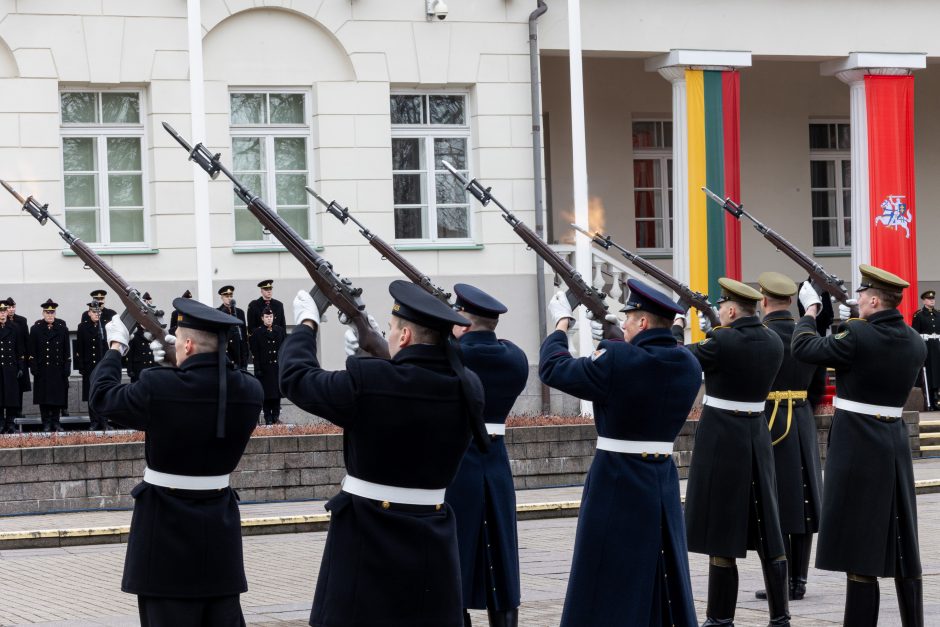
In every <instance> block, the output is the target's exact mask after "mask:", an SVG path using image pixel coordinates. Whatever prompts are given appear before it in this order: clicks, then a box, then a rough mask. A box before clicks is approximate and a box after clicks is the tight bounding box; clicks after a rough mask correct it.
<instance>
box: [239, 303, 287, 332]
mask: <svg viewBox="0 0 940 627" xmlns="http://www.w3.org/2000/svg"><path fill="white" fill-rule="evenodd" d="M265 307H271V312H272V313H273V314H274V324H275V325H276V326H279V327H281V328H282V329H286V328H287V318H285V317H284V303H282V302H281V301H279V300H277V299H276V298H272V299H271V300H269V301H266V300H264V298H262V297H261V296H259V297H258V298H256V299H254V300H253V301H251V302H250V303H248V320H247V324H248V326H247V327H246V328H247V329H248V330H249V331H254V330H255V329H257V328H258V327H260V326H262V325H263V324H264V323H263V322H261V312H262V311H264V308H265Z"/></svg>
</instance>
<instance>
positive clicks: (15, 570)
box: [0, 494, 940, 627]
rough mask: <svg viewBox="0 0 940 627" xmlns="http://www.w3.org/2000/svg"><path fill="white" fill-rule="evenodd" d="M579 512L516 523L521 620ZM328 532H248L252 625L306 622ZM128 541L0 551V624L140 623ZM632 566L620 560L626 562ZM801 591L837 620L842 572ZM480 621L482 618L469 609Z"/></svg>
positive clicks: (820, 617)
mask: <svg viewBox="0 0 940 627" xmlns="http://www.w3.org/2000/svg"><path fill="white" fill-rule="evenodd" d="M918 506H919V510H920V533H921V552H922V557H923V561H924V569H925V572H924V596H925V608H926V613H927V624H928V625H930V624H938V623H940V589H938V584H940V534H938V530H940V494H927V495H922V496H920V497H918ZM575 525H576V520H575V519H574V518H560V519H548V520H530V521H524V522H521V523H520V525H519V543H520V550H521V555H520V557H521V562H522V591H523V592H522V594H523V604H522V611H521V615H520V624H521V625H525V626H537V627H542V626H550V625H557V624H558V622H559V618H560V616H561V608H562V603H563V600H564V596H565V586H566V583H567V579H568V570H569V567H570V564H571V554H572V550H573V543H574V534H575ZM325 540H326V534H325V533H323V532H318V533H295V534H280V535H267V536H252V537H247V538H245V542H244V546H245V563H246V567H247V571H248V582H249V584H248V585H249V591H248V593H247V594H246V595H244V596H243V597H242V606H243V607H244V609H245V614H246V619H247V621H248V622H249V623H251V624H253V625H272V626H273V625H278V626H287V625H297V626H300V625H305V624H306V618H307V616H308V613H309V608H310V602H311V600H312V598H313V590H314V586H315V584H316V575H317V570H318V568H319V563H320V557H321V554H322V551H323V544H324V542H325ZM124 551H125V546H124V545H121V544H106V545H97V546H78V547H71V548H52V549H20V550H5V551H0V625H24V624H31V625H36V624H38V625H43V626H45V627H52V626H56V627H58V626H60V625H61V626H63V627H64V626H66V625H67V626H70V627H85V626H87V627H91V626H99V625H110V626H118V625H121V626H123V625H136V624H137V619H136V600H135V597H133V596H131V595H128V594H123V593H122V592H120V580H121V570H122V567H123V562H124ZM690 559H691V566H692V587H693V590H694V593H695V601H696V606H697V608H698V611H699V618H700V619H701V620H704V603H705V594H706V587H707V569H708V565H707V559H706V558H705V557H703V556H700V555H692V556H691V558H690ZM629 567H630V566H629V564H625V565H624V568H627V569H629ZM740 572H741V590H740V593H739V603H738V613H737V622H736V625H738V626H739V627H751V626H754V627H756V626H761V627H762V626H763V625H766V624H767V614H766V609H765V605H764V603H763V602H761V601H756V600H754V591H755V590H757V589H758V588H761V587H762V586H763V584H762V581H761V574H760V566H759V563H758V561H757V558H756V556H753V555H752V556H751V557H749V558H748V559H747V560H744V561H742V562H741V563H740ZM808 589H809V592H808V595H807V598H806V599H805V600H803V601H799V602H795V603H793V604H792V605H791V612H792V614H793V619H794V620H793V625H794V627H810V626H817V625H839V624H841V620H842V603H843V595H844V592H845V582H844V578H843V576H842V575H839V574H835V573H826V572H822V571H817V570H811V571H810V584H809V588H808ZM881 615H882V619H881V622H880V623H879V624H880V625H886V626H887V625H899V624H900V622H899V620H898V618H897V604H896V601H895V595H894V585H893V582H890V581H883V582H882V604H881ZM474 624H476V625H485V624H486V619H485V617H484V614H483V613H482V612H481V613H475V621H474Z"/></svg>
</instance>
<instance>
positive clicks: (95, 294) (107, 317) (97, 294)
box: [79, 289, 117, 325]
mask: <svg viewBox="0 0 940 627" xmlns="http://www.w3.org/2000/svg"><path fill="white" fill-rule="evenodd" d="M88 295H89V296H91V299H92V300H93V301H95V302H96V303H98V309H99V310H100V311H101V314H100V316H99V319H100V320H101V324H102V325H106V324H108V323H109V322H111V319H112V318H113V317H114V316H116V315H117V312H116V311H114V310H113V309H108V308H107V307H105V306H104V299H105V297H107V295H108V292H107V291H105V290H100V289H99V290H92V291H91V293H89V294H88ZM87 321H88V312H87V311H83V312H82V319H81V321H80V322H79V324H81V323H82V322H87Z"/></svg>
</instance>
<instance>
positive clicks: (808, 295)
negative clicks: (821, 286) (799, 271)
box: [800, 281, 822, 311]
mask: <svg viewBox="0 0 940 627" xmlns="http://www.w3.org/2000/svg"><path fill="white" fill-rule="evenodd" d="M800 304H801V305H803V311H809V308H810V307H812V306H813V305H820V306H821V305H822V301H821V300H820V299H819V294H817V293H816V290H815V289H814V288H813V286H812V284H811V283H810V282H809V281H803V283H802V284H801V285H800Z"/></svg>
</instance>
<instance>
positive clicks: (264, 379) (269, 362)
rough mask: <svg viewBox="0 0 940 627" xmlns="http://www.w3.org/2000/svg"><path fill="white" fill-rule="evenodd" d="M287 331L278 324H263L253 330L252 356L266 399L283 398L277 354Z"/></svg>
mask: <svg viewBox="0 0 940 627" xmlns="http://www.w3.org/2000/svg"><path fill="white" fill-rule="evenodd" d="M285 337H287V333H285V332H284V327H279V326H277V325H274V326H272V327H271V328H270V329H268V328H267V327H265V326H264V325H261V326H260V327H258V328H257V329H255V330H253V331H252V332H251V356H252V358H253V360H254V364H255V376H256V377H258V381H261V386H262V387H263V388H264V398H265V399H275V398H281V387H280V382H279V380H278V365H277V354H278V352H279V351H280V350H281V344H283V343H284V338H285Z"/></svg>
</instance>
